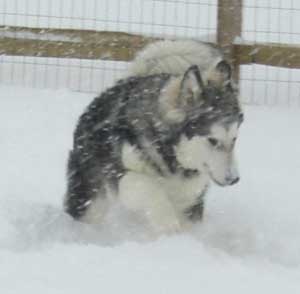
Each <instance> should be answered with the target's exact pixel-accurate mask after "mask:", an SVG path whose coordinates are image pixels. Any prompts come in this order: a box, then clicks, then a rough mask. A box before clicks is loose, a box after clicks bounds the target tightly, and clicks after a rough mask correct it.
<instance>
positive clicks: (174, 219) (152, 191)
mask: <svg viewBox="0 0 300 294" xmlns="http://www.w3.org/2000/svg"><path fill="white" fill-rule="evenodd" d="M119 196H120V200H121V202H122V203H123V205H125V207H127V208H128V209H130V210H133V211H136V212H139V213H143V214H144V215H145V217H146V219H147V220H148V221H149V224H150V225H151V226H152V228H153V230H154V231H155V233H157V234H172V233H176V232H180V231H181V230H182V227H181V223H180V219H179V217H178V215H177V213H176V210H175V209H174V207H173V205H172V203H171V202H170V201H169V199H168V197H167V195H166V193H165V191H164V189H163V187H162V185H161V183H160V181H159V179H157V178H155V177H152V176H148V175H145V174H141V173H136V172H128V173H127V174H126V175H125V176H124V177H123V178H122V179H121V181H120V184H119Z"/></svg>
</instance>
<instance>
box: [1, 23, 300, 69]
mask: <svg viewBox="0 0 300 294" xmlns="http://www.w3.org/2000/svg"><path fill="white" fill-rule="evenodd" d="M155 40H158V39H156V38H151V37H144V36H140V35H133V34H127V33H122V32H106V31H104V32H95V31H80V30H79V31H78V30H65V29H37V28H23V27H9V28H7V27H0V54H6V55H17V56H38V57H58V58H81V59H104V60H115V61H130V60H131V59H132V58H133V57H134V54H135V53H136V52H137V51H138V50H140V49H141V48H143V47H144V46H145V45H147V44H149V43H151V42H153V41H155ZM232 54H233V56H234V58H235V62H236V64H238V65H240V64H249V63H257V64H265V65H271V66H282V67H288V68H300V46H297V45H288V44H277V43H270V44H267V43H266V44H259V43H258V44H254V43H253V44H251V43H249V44H234V45H233V47H232Z"/></svg>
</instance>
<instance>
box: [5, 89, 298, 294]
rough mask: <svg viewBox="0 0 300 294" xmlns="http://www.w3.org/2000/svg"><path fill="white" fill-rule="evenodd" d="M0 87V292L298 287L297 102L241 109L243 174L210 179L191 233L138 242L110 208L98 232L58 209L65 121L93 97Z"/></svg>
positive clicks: (137, 233) (66, 144)
mask: <svg viewBox="0 0 300 294" xmlns="http://www.w3.org/2000/svg"><path fill="white" fill-rule="evenodd" d="M0 97H1V98H0V162H1V166H0V179H1V184H0V292H1V293H3V294H25V293H30V294H37V293H39V294H40V293H43V294H48V293H49V294H69V293H70V294H71V293H72V294H82V293H143V294H146V293H151V294H153V293H172V294H175V293H180V294H182V293H189V292H190V291H193V293H205V294H209V293H239V294H240V293H251V294H253V293H272V294H275V293H280V294H282V293H288V294H291V293H300V213H299V210H300V198H299V195H300V193H299V192H300V188H299V175H300V156H299V150H300V137H299V135H298V134H299V130H298V126H299V125H300V109H299V108H298V109H288V108H286V109H284V108H267V107H255V106H252V107H250V106H248V107H245V114H246V121H245V123H244V125H243V126H242V129H241V136H240V138H239V142H238V146H237V147H238V157H239V161H240V172H241V175H242V180H241V182H240V183H239V184H238V185H236V186H233V187H231V188H217V187H213V188H212V189H211V190H210V191H209V195H208V199H207V200H208V201H207V209H206V213H205V218H204V221H203V223H202V224H199V225H197V226H195V227H194V228H193V230H192V231H191V232H189V233H185V234H183V235H177V236H172V237H162V238H160V239H159V240H155V241H145V240H142V241H141V239H143V238H141V235H142V233H141V228H139V227H138V226H136V227H135V225H134V223H132V222H131V223H130V222H129V223H126V222H125V223H124V222H119V223H118V217H117V216H116V215H115V216H113V217H112V218H111V222H109V221H108V224H107V226H106V228H105V229H99V230H96V229H94V228H91V227H89V226H87V225H82V224H78V223H76V222H74V221H72V220H71V219H70V218H69V217H68V216H66V215H65V214H64V213H63V212H62V205H61V203H62V198H63V194H64V189H65V165H66V158H67V151H68V149H69V148H70V145H71V139H72V130H73V128H74V124H75V122H76V119H77V117H78V116H79V114H80V113H81V112H82V110H83V109H84V107H85V106H86V105H87V104H88V103H89V101H91V99H92V98H93V97H92V96H91V95H89V94H80V93H72V92H69V91H66V90H57V91H51V90H37V89H30V88H17V87H8V86H0ZM120 218H122V217H121V216H120ZM121 223H122V224H121ZM139 240H140V241H139Z"/></svg>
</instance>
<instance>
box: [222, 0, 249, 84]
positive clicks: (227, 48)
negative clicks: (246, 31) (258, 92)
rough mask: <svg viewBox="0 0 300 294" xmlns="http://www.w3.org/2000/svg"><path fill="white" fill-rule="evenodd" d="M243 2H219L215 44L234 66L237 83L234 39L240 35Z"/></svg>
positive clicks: (241, 0) (233, 0)
mask: <svg viewBox="0 0 300 294" xmlns="http://www.w3.org/2000/svg"><path fill="white" fill-rule="evenodd" d="M242 4H243V0H219V1H218V24H217V42H218V44H219V46H221V47H222V48H223V50H224V52H225V55H226V57H227V58H228V59H229V60H230V61H231V62H232V64H233V66H234V78H235V79H236V81H237V82H238V81H239V64H238V63H237V60H236V58H235V56H234V55H235V54H234V53H235V52H234V46H233V43H234V39H235V38H236V37H240V36H241V34H242Z"/></svg>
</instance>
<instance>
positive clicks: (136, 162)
mask: <svg viewBox="0 0 300 294" xmlns="http://www.w3.org/2000/svg"><path fill="white" fill-rule="evenodd" d="M157 155H158V154H157ZM157 158H158V156H157ZM122 160H123V165H124V166H125V167H126V168H127V169H128V170H129V172H128V176H127V179H125V180H124V181H123V183H124V182H126V185H125V186H124V185H122V183H121V185H120V187H121V188H124V189H126V190H127V191H121V193H123V195H127V196H129V197H125V198H126V200H125V201H127V202H130V203H131V204H130V203H125V204H126V205H127V204H129V206H130V207H132V208H134V209H138V208H139V207H140V206H143V205H146V206H147V207H150V206H151V202H152V201H153V203H155V206H157V207H160V208H163V206H164V204H163V203H165V202H168V203H169V205H168V206H171V207H172V208H173V210H174V213H176V215H178V216H179V215H182V214H183V212H184V211H185V210H187V209H188V208H190V207H191V206H193V205H194V204H196V203H197V201H198V200H199V196H200V195H201V194H202V193H203V191H204V190H205V189H206V187H207V185H208V183H209V176H208V175H207V174H206V173H205V172H204V171H202V172H200V173H199V174H197V175H195V176H192V177H184V176H183V175H182V174H181V173H180V174H175V175H174V174H170V173H169V174H167V175H165V176H161V175H160V174H159V173H158V172H157V171H156V170H155V168H153V167H152V165H151V163H150V162H148V161H147V160H146V159H145V158H143V156H142V154H141V152H139V150H136V149H135V148H134V147H132V146H131V145H128V144H125V145H124V147H123V154H122ZM164 165H165V164H164V163H163V161H162V160H161V166H164ZM129 174H130V175H129ZM129 178H130V181H131V182H130V181H129V180H128V179H129ZM128 191H132V192H131V193H130V195H128V193H129V192H128ZM141 194H143V195H141ZM146 198H149V199H146ZM123 199H124V198H123ZM141 202H142V203H141ZM146 210H147V209H146Z"/></svg>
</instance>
